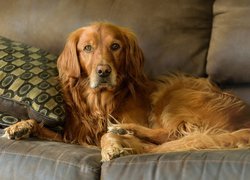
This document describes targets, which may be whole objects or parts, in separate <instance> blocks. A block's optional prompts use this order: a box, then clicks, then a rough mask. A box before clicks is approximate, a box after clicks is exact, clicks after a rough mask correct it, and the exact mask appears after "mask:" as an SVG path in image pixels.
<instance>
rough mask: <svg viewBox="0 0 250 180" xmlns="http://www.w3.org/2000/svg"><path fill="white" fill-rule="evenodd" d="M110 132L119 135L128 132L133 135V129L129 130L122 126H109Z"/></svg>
mask: <svg viewBox="0 0 250 180" xmlns="http://www.w3.org/2000/svg"><path fill="white" fill-rule="evenodd" d="M108 132H111V133H113V134H118V135H126V134H128V135H133V132H132V131H129V130H127V129H124V128H120V127H119V126H112V127H108Z"/></svg>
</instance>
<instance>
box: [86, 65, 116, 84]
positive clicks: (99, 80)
mask: <svg viewBox="0 0 250 180" xmlns="http://www.w3.org/2000/svg"><path fill="white" fill-rule="evenodd" d="M94 77H95V78H93V79H92V80H91V81H92V82H91V84H90V85H91V87H92V88H112V87H113V86H114V85H115V84H114V82H115V78H114V73H113V72H112V68H111V66H110V65H108V64H99V65H97V67H96V69H95V75H94Z"/></svg>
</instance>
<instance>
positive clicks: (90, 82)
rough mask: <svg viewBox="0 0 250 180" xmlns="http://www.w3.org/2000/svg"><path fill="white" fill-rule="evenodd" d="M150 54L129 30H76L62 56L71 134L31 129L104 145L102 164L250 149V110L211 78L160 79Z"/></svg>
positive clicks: (40, 134)
mask: <svg viewBox="0 0 250 180" xmlns="http://www.w3.org/2000/svg"><path fill="white" fill-rule="evenodd" d="M143 63H144V57H143V53H142V51H141V49H140V47H139V46H138V43H137V40H136V38H135V36H134V34H133V33H132V32H131V31H129V30H127V29H126V28H122V27H118V26H115V25H112V24H108V23H95V24H92V25H90V26H87V27H83V28H80V29H78V30H76V31H75V32H73V33H72V34H71V35H70V36H69V38H68V41H67V43H66V45H65V48H64V50H63V52H62V54H61V55H60V57H59V59H58V70H59V79H60V81H61V85H62V91H63V94H64V98H65V101H66V104H67V111H68V114H69V116H68V118H67V120H66V124H65V131H64V135H63V136H60V135H58V134H55V133H52V132H50V131H48V130H47V129H45V128H44V127H40V126H39V125H37V123H36V122H35V121H33V120H29V121H26V124H25V121H24V122H21V123H18V124H16V125H14V126H11V127H10V128H8V129H6V134H7V135H8V136H9V137H10V138H14V139H20V138H24V137H27V134H25V135H23V136H20V133H19V136H18V137H16V136H15V135H16V134H18V133H15V132H17V131H20V129H22V128H23V126H25V127H26V128H29V129H31V130H30V131H29V134H32V135H36V136H38V137H40V138H44V139H50V140H57V141H64V142H69V143H76V144H81V145H97V146H101V148H102V158H103V161H107V160H111V159H113V158H115V157H118V156H121V155H127V154H137V153H147V152H168V151H180V150H190V149H211V148H212V149H214V148H235V147H246V146H248V145H249V140H250V136H249V135H250V130H249V129H248V128H250V121H249V117H250V113H249V112H250V111H249V108H248V107H247V105H246V104H245V103H244V102H243V101H242V100H240V99H239V98H237V97H235V96H234V95H232V94H229V93H226V92H223V91H221V90H220V89H219V88H218V87H217V86H215V85H214V84H212V83H211V82H209V80H207V79H205V78H194V77H189V76H184V75H180V74H177V75H170V76H166V77H163V78H161V79H159V80H156V81H151V80H149V79H148V78H147V77H146V76H145V74H144V72H143Z"/></svg>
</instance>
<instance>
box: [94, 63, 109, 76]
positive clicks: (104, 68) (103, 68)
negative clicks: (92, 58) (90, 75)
mask: <svg viewBox="0 0 250 180" xmlns="http://www.w3.org/2000/svg"><path fill="white" fill-rule="evenodd" d="M111 71H112V69H111V67H110V65H108V64H99V65H98V66H97V67H96V73H97V74H98V76H99V77H108V76H109V75H110V73H111Z"/></svg>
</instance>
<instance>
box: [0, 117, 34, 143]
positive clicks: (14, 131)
mask: <svg viewBox="0 0 250 180" xmlns="http://www.w3.org/2000/svg"><path fill="white" fill-rule="evenodd" d="M35 125H36V121H34V120H27V121H21V122H18V123H16V124H14V125H11V126H10V127H8V128H5V130H4V131H5V133H4V135H3V137H7V138H8V139H15V140H19V139H25V138H28V137H30V135H31V134H32V133H33V131H34V127H35Z"/></svg>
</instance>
